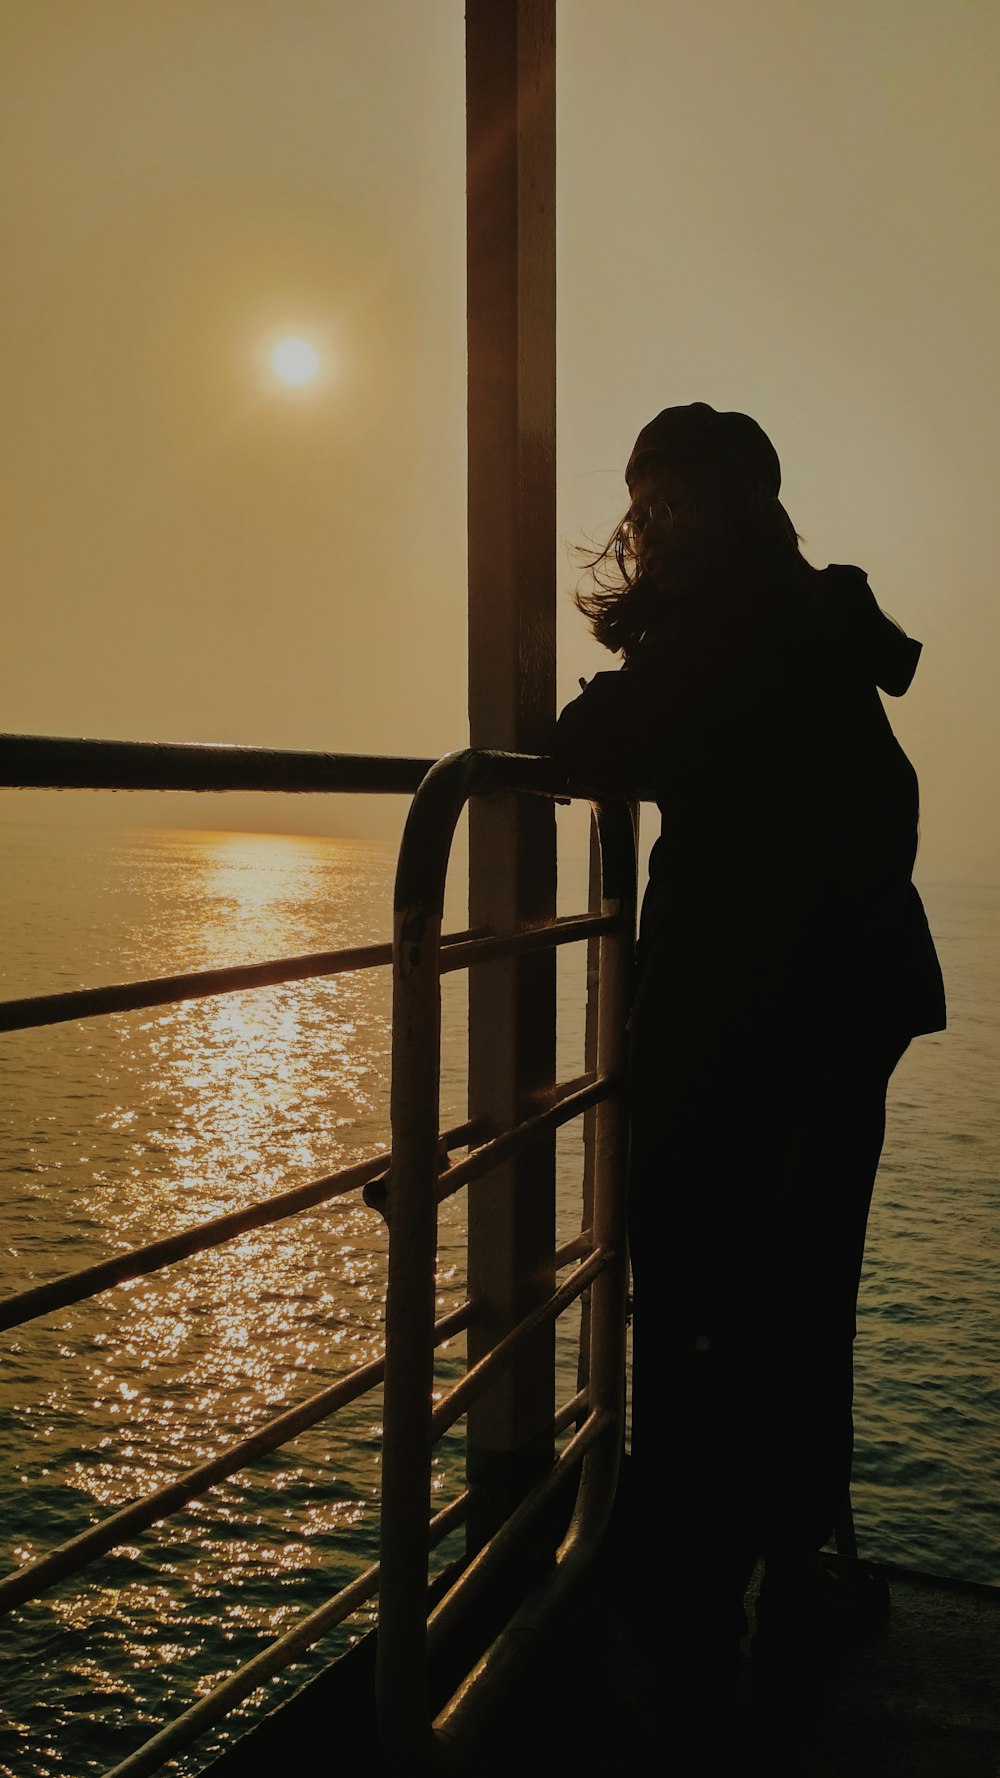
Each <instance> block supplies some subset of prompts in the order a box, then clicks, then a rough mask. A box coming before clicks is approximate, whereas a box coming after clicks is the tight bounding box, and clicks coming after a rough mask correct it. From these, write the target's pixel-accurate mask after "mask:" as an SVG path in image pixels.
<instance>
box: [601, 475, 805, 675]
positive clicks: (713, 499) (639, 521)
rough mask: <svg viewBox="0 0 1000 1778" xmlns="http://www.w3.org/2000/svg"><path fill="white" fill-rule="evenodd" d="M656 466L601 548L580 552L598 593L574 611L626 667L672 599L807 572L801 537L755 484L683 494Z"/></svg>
mask: <svg viewBox="0 0 1000 1778" xmlns="http://www.w3.org/2000/svg"><path fill="white" fill-rule="evenodd" d="M665 470H666V466H665V465H662V464H661V465H659V466H657V465H656V464H655V463H653V464H650V465H649V468H648V470H645V471H644V473H643V476H642V478H641V480H639V481H637V482H636V483H635V484H634V487H633V498H632V504H631V506H630V507H629V509H628V512H627V513H626V514H625V515H624V517H623V518H622V519H621V520H620V522H619V523H618V525H616V527H615V529H614V531H613V532H612V533H611V536H610V537H609V538H608V541H607V543H606V544H605V545H604V547H603V549H600V550H598V551H597V552H596V554H594V555H589V554H586V553H585V552H583V551H581V552H580V553H581V555H582V556H583V562H582V567H583V570H584V572H585V573H586V574H587V575H589V578H590V582H591V586H590V587H589V588H581V587H578V588H577V589H576V592H575V593H574V595H573V597H574V602H575V604H576V606H577V608H578V609H579V610H580V611H582V612H583V615H584V617H586V618H587V619H588V621H589V623H590V627H591V629H592V631H593V633H594V635H595V636H596V638H597V640H598V642H601V643H603V644H604V647H605V648H609V649H610V650H611V651H612V653H614V654H624V655H625V658H626V660H627V659H628V657H629V655H630V654H632V653H633V652H634V650H635V649H636V648H638V646H639V645H640V643H641V642H642V640H643V638H644V637H645V636H646V635H647V634H648V632H649V631H650V630H652V629H655V628H656V626H657V624H658V623H659V622H661V621H662V619H663V618H664V617H665V616H666V615H667V607H668V602H669V600H670V598H671V595H674V596H677V595H679V594H682V593H685V592H688V591H691V592H696V591H697V589H698V587H699V586H707V585H710V584H711V583H713V582H715V581H717V580H718V579H720V578H722V577H723V576H725V577H726V578H731V577H732V576H733V575H734V574H736V575H739V574H740V572H741V570H742V571H743V572H744V573H745V572H746V571H747V570H748V569H749V570H751V571H757V572H759V571H760V570H761V569H764V570H765V571H767V570H770V571H771V572H777V573H781V572H782V571H785V572H787V570H788V568H789V567H790V566H792V564H797V565H798V566H800V567H802V568H805V567H806V566H807V564H806V563H805V562H804V561H803V558H802V557H801V556H800V555H799V537H798V535H797V533H796V530H795V527H794V525H793V524H792V521H791V519H790V518H789V516H788V514H787V512H786V511H785V509H784V507H783V506H782V504H781V502H780V500H778V498H777V496H772V495H771V494H770V493H769V492H768V491H767V489H765V488H763V487H762V486H760V485H759V484H758V483H756V482H753V481H744V480H742V479H741V480H739V481H731V480H728V478H727V484H725V485H723V484H720V483H719V482H717V481H716V482H715V483H714V484H713V483H712V482H709V483H706V484H704V485H703V486H702V487H700V488H699V489H697V490H696V489H695V487H694V486H693V485H692V486H684V485H683V484H681V483H679V482H678V478H677V476H676V474H673V475H671V474H670V473H669V472H667V473H666V474H664V471H665Z"/></svg>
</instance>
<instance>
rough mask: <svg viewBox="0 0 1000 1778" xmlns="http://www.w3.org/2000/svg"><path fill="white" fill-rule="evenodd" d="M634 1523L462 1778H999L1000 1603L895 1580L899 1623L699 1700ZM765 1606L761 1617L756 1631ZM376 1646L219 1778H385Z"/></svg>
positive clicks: (755, 1669) (743, 1671)
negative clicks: (581, 1775) (645, 1585)
mask: <svg viewBox="0 0 1000 1778" xmlns="http://www.w3.org/2000/svg"><path fill="white" fill-rule="evenodd" d="M635 1557H636V1549H635V1528H634V1525H633V1524H631V1523H629V1521H628V1518H627V1516H626V1515H625V1514H623V1515H622V1517H621V1520H620V1521H619V1522H617V1523H616V1524H615V1525H614V1526H613V1527H612V1531H611V1533H610V1535H609V1537H608V1539H607V1542H606V1544H605V1546H604V1551H603V1553H602V1556H601V1557H600V1559H599V1560H598V1562H597V1563H596V1564H595V1566H594V1568H593V1570H592V1571H591V1573H590V1574H589V1575H588V1576H587V1578H586V1580H585V1581H584V1582H583V1583H582V1584H581V1587H580V1588H579V1590H578V1591H577V1593H576V1594H575V1595H574V1597H573V1599H572V1601H571V1603H570V1605H569V1607H568V1609H567V1610H566V1611H565V1613H564V1614H563V1617H562V1618H561V1620H560V1621H559V1622H557V1623H556V1625H555V1626H554V1627H553V1629H552V1632H551V1633H550V1634H549V1635H548V1636H547V1637H546V1638H545V1640H544V1642H543V1643H542V1644H541V1646H540V1647H539V1648H538V1650H537V1651H536V1652H535V1655H534V1658H533V1659H532V1661H531V1663H530V1665H529V1669H528V1671H527V1673H526V1675H525V1676H524V1678H523V1679H522V1680H521V1682H520V1684H519V1686H518V1688H517V1690H516V1692H515V1694H514V1696H513V1697H512V1698H511V1700H510V1701H509V1703H508V1704H507V1706H506V1707H505V1709H504V1710H503V1711H502V1712H501V1714H500V1716H499V1718H498V1719H497V1720H496V1721H495V1722H494V1723H493V1725H492V1726H491V1729H490V1732H489V1734H488V1736H487V1738H486V1744H485V1745H484V1746H483V1747H482V1748H481V1749H480V1750H479V1752H478V1753H477V1754H476V1755H475V1757H474V1758H473V1760H472V1761H471V1762H470V1763H469V1764H468V1765H467V1766H466V1767H465V1768H464V1775H465V1778H511V1775H512V1774H523V1775H524V1778H532V1775H533V1774H534V1773H535V1772H545V1771H557V1770H566V1771H570V1770H577V1771H581V1772H590V1771H597V1770H601V1769H604V1768H603V1761H604V1760H605V1759H608V1760H610V1766H609V1767H608V1768H607V1769H609V1770H612V1771H621V1770H625V1771H635V1772H647V1771H648V1772H655V1773H657V1774H663V1775H664V1778H672V1775H673V1774H676V1778H723V1775H725V1778H730V1774H732V1773H733V1772H741V1771H742V1772H745V1773H748V1774H752V1775H753V1778H757V1774H762V1775H763V1774H767V1778H997V1775H998V1773H1000V1588H993V1587H989V1586H983V1585H977V1584H975V1583H972V1582H964V1581H952V1580H944V1579H938V1578H933V1577H930V1576H927V1575H921V1574H914V1573H910V1572H908V1571H904V1570H900V1569H895V1570H893V1569H889V1570H887V1572H888V1575H889V1579H890V1585H891V1589H892V1610H891V1613H890V1616H889V1619H888V1620H887V1622H886V1623H885V1624H884V1625H883V1626H881V1627H880V1628H879V1629H878V1630H877V1631H876V1632H874V1633H873V1634H872V1635H871V1636H870V1637H868V1638H867V1639H866V1640H864V1641H862V1642H860V1643H858V1644H856V1645H854V1646H853V1647H852V1648H850V1649H847V1650H844V1651H842V1652H840V1653H839V1654H838V1655H837V1656H836V1657H835V1658H833V1659H832V1660H831V1659H828V1660H827V1661H826V1662H817V1663H816V1665H815V1667H814V1668H813V1670H812V1672H811V1673H808V1672H807V1673H805V1674H801V1673H800V1674H799V1675H798V1676H793V1675H790V1674H787V1673H784V1674H783V1673H782V1672H781V1670H780V1669H779V1670H777V1671H769V1670H767V1669H766V1668H764V1667H763V1665H762V1664H761V1663H758V1662H756V1661H754V1660H753V1659H752V1658H751V1655H750V1651H749V1643H748V1642H747V1643H744V1645H743V1650H742V1654H741V1658H740V1664H739V1668H738V1670H737V1672H736V1673H735V1675H734V1676H732V1678H731V1680H730V1681H728V1682H725V1683H724V1682H723V1681H722V1680H721V1679H720V1682H719V1683H718V1685H716V1686H713V1687H710V1688H709V1690H708V1693H707V1695H706V1696H704V1697H702V1698H701V1699H696V1698H694V1697H693V1696H692V1693H691V1688H690V1686H689V1685H688V1684H687V1683H686V1682H685V1681H684V1680H683V1679H682V1678H681V1676H680V1675H679V1674H678V1672H677V1671H676V1666H675V1663H674V1661H673V1660H672V1657H671V1625H670V1621H669V1613H670V1599H669V1597H667V1598H666V1599H665V1600H663V1602H662V1614H661V1623H662V1629H663V1632H665V1633H660V1630H659V1628H658V1626H657V1625H656V1624H655V1623H654V1624H652V1625H651V1624H650V1621H649V1618H648V1615H647V1613H646V1612H644V1611H643V1609H642V1604H641V1601H640V1598H639V1594H638V1592H637V1581H636V1573H637V1565H636V1560H635ZM752 1607H753V1589H751V1595H750V1602H749V1609H750V1615H751V1622H752ZM373 1654H374V1650H373V1641H372V1638H366V1640H365V1642H363V1643H361V1644H359V1645H358V1646H357V1647H356V1648H355V1649H354V1650H352V1651H351V1653H350V1655H348V1656H347V1657H345V1659H344V1660H342V1661H340V1662H336V1663H335V1664H334V1665H333V1666H332V1667H331V1668H330V1669H328V1671H327V1672H326V1673H325V1674H323V1675H321V1676H320V1677H319V1678H318V1679H316V1680H314V1681H313V1682H311V1683H310V1684H308V1685H306V1686H305V1687H303V1689H302V1690H301V1691H300V1692H299V1693H298V1694H297V1695H296V1696H295V1697H293V1698H291V1699H290V1700H289V1701H288V1702H287V1703H286V1704H284V1705H283V1706H282V1707H280V1708H279V1709H277V1710H275V1711H274V1712H273V1713H272V1715H271V1716H269V1717H267V1718H266V1719H265V1721H264V1722H263V1723H262V1724H261V1725H260V1727H259V1728H257V1729H256V1730H255V1731H253V1732H252V1733H250V1734H249V1735H247V1736H246V1737H244V1738H243V1740H241V1741H240V1742H238V1743H237V1744H236V1745H235V1746H234V1747H233V1749H232V1751H231V1752H230V1753H228V1754H226V1755H225V1756H223V1757H222V1758H221V1759H219V1760H217V1761H216V1762H215V1763H213V1764H212V1765H211V1767H210V1768H209V1772H208V1773H206V1778H264V1775H265V1774H266V1775H267V1778H273V1772H274V1770H275V1769H276V1765H275V1762H276V1761H278V1762H282V1763H287V1762H288V1760H289V1759H290V1758H291V1759H293V1760H294V1759H295V1758H297V1757H298V1756H299V1754H301V1756H302V1757H306V1756H307V1755H309V1754H310V1750H311V1749H312V1748H314V1747H315V1746H317V1745H319V1746H326V1747H328V1748H329V1749H330V1757H331V1762H332V1761H333V1758H334V1753H335V1757H336V1763H337V1765H338V1767H339V1768H340V1769H349V1768H350V1766H351V1765H352V1764H353V1762H354V1761H355V1760H363V1761H364V1762H365V1768H366V1769H367V1770H368V1771H370V1772H371V1773H373V1774H374V1773H378V1772H379V1771H380V1770H381V1768H380V1765H379V1762H378V1759H377V1755H376V1752H375V1747H374V1741H373V1735H372V1725H371V1718H372V1696H373V1694H372V1684H373V1668H374V1660H373Z"/></svg>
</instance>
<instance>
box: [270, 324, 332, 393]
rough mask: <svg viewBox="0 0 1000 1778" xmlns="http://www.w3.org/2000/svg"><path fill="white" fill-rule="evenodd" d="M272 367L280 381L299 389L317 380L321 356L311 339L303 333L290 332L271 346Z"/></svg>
mask: <svg viewBox="0 0 1000 1778" xmlns="http://www.w3.org/2000/svg"><path fill="white" fill-rule="evenodd" d="M271 369H272V370H273V372H274V374H275V376H276V377H277V379H278V381H279V383H284V384H286V385H287V387H289V388H293V389H299V388H302V387H303V386H304V385H305V384H306V383H314V382H315V381H316V378H317V377H318V376H319V373H320V356H319V353H318V351H317V350H316V347H315V346H314V345H313V343H312V341H311V340H307V339H304V338H303V337H302V335H301V334H288V335H286V337H285V338H284V339H281V340H279V341H278V343H277V345H275V346H273V347H272V348H271Z"/></svg>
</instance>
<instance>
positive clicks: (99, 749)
mask: <svg viewBox="0 0 1000 1778" xmlns="http://www.w3.org/2000/svg"><path fill="white" fill-rule="evenodd" d="M433 764H434V761H433V760H432V759H410V758H395V757H391V756H390V757H386V756H384V755H382V754H374V753H317V752H310V751H304V750H297V749H291V748H278V747H232V746H221V745H218V744H217V743H215V742H203V741H98V740H89V739H88V740H75V739H71V738H70V737H68V736H60V735H9V734H2V735H0V786H2V787H6V788H18V789H22V790H23V789H36V790H39V789H40V790H281V791H291V792H294V793H297V794H308V793H310V792H315V791H326V792H331V791H335V792H337V794H338V795H340V794H347V795H356V794H359V793H360V794H368V795H383V796H408V795H411V794H412V792H413V791H415V790H416V788H417V785H418V784H419V783H420V781H421V779H422V778H423V777H424V776H425V774H426V773H427V772H428V771H429V770H430V768H431V766H432V765H433Z"/></svg>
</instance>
